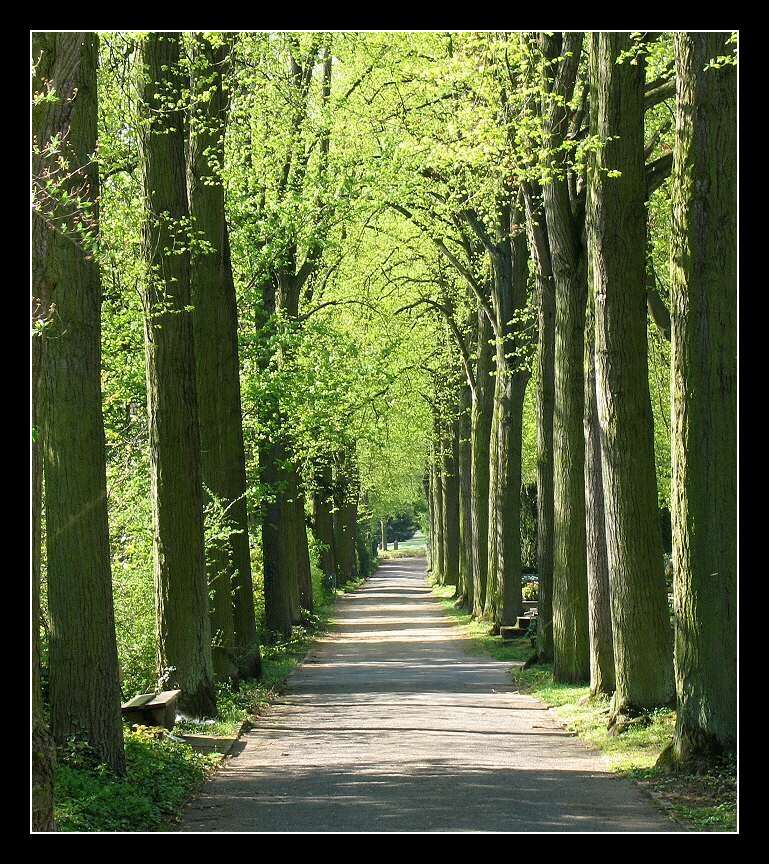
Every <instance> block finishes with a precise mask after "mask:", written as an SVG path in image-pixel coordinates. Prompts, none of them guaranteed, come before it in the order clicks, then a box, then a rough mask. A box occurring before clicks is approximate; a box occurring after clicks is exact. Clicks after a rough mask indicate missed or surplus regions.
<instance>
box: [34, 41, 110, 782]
mask: <svg viewBox="0 0 769 864" xmlns="http://www.w3.org/2000/svg"><path fill="white" fill-rule="evenodd" d="M73 35H75V36H76V37H77V46H70V47H73V48H75V50H79V60H78V62H77V65H76V67H75V69H74V70H73V82H74V87H75V94H76V95H74V96H73V99H72V108H71V114H70V122H69V125H68V130H67V134H66V139H65V142H64V148H65V152H66V158H67V159H68V160H69V163H70V165H71V170H73V171H74V174H73V175H72V176H71V177H70V178H69V180H68V181H67V184H66V190H64V191H66V192H68V193H69V194H71V195H73V196H76V197H77V199H79V201H78V203H76V204H75V205H74V206H72V207H71V208H70V207H68V206H67V205H62V207H60V208H59V209H58V210H57V213H56V216H57V229H56V230H52V232H51V235H50V237H49V240H48V248H47V253H48V254H47V260H46V270H45V273H46V278H47V280H48V284H47V287H46V290H45V294H46V295H47V297H48V299H49V301H50V304H51V305H50V316H49V326H48V328H47V329H46V334H47V335H46V346H45V367H44V369H43V375H44V377H45V385H44V386H45V398H46V416H45V435H44V438H43V441H44V448H43V449H44V466H45V510H46V527H47V530H46V540H47V564H48V615H49V633H50V642H49V657H50V701H51V727H52V731H53V737H54V739H55V740H56V741H57V742H59V743H63V742H64V741H65V740H66V739H67V738H68V737H69V736H70V735H82V736H83V737H84V738H85V739H86V740H87V741H88V743H89V744H90V745H91V746H92V747H93V749H94V750H95V751H96V753H97V754H98V756H99V758H100V759H101V761H103V762H105V763H107V764H108V765H109V766H110V768H112V770H113V771H116V772H117V773H121V774H122V773H123V772H124V771H125V757H124V755H123V727H122V722H121V718H120V686H119V681H118V658H117V645H116V641H115V619H114V612H113V604H112V573H111V566H110V550H109V529H108V524H107V474H106V454H105V444H104V422H103V419H102V408H101V322H100V316H101V285H100V279H99V267H98V264H97V262H96V260H95V258H94V247H95V244H96V241H97V237H98V215H99V214H98V200H99V177H98V169H97V166H96V164H95V162H93V154H94V152H95V150H96V128H97V102H96V67H97V62H98V37H97V36H96V35H95V34H93V33H80V34H73ZM59 39H60V37H59V36H58V35H57V37H56V42H57V43H59ZM62 41H64V40H63V39H62ZM62 48H64V46H63V45H62ZM83 214H86V216H85V217H84V216H83ZM83 218H85V220H86V221H87V223H88V224H87V231H88V236H87V237H86V238H84V237H82V236H78V229H77V222H78V220H80V219H83ZM84 622H87V626H84Z"/></svg>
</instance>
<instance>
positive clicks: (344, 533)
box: [334, 448, 360, 585]
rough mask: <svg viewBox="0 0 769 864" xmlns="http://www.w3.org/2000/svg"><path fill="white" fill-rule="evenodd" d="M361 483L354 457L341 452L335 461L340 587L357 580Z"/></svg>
mask: <svg viewBox="0 0 769 864" xmlns="http://www.w3.org/2000/svg"><path fill="white" fill-rule="evenodd" d="M359 497H360V483H359V481H358V467H357V465H356V462H355V453H354V451H353V450H351V449H350V448H345V449H343V450H340V451H339V452H338V453H337V454H336V458H335V461H334V501H335V505H336V510H335V512H334V548H335V549H336V560H337V568H338V570H337V574H338V580H339V584H340V585H344V584H346V583H347V582H350V581H352V580H353V579H355V578H357V575H358V574H357V569H356V566H355V540H356V533H357V527H358V499H359Z"/></svg>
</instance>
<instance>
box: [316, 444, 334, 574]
mask: <svg viewBox="0 0 769 864" xmlns="http://www.w3.org/2000/svg"><path fill="white" fill-rule="evenodd" d="M314 481H315V482H314V488H313V494H312V524H313V531H314V533H315V539H316V540H317V541H318V543H319V544H320V550H321V551H320V569H321V571H322V572H323V576H324V577H325V578H326V579H327V580H329V583H330V584H335V583H336V553H335V551H334V515H333V508H334V487H333V480H332V473H331V463H330V462H329V461H328V460H327V459H323V458H320V459H318V460H316V462H315V472H314Z"/></svg>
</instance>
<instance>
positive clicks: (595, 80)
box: [588, 33, 673, 717]
mask: <svg viewBox="0 0 769 864" xmlns="http://www.w3.org/2000/svg"><path fill="white" fill-rule="evenodd" d="M630 47H631V41H630V35H629V34H628V33H595V34H593V36H592V45H591V55H590V104H591V133H592V134H594V135H596V136H598V138H599V140H600V141H601V142H602V145H601V148H600V149H599V151H598V152H597V154H596V156H595V158H594V163H593V166H592V170H591V171H590V176H589V193H588V201H589V203H588V236H589V244H590V255H591V270H592V278H593V285H592V293H593V296H594V298H595V357H596V384H597V402H598V416H599V418H600V425H601V443H602V463H603V464H602V467H603V485H604V501H605V507H606V548H607V557H608V564H609V580H610V586H611V589H610V590H611V604H612V631H613V637H614V659H615V675H616V692H615V696H614V702H613V716H614V717H616V716H617V715H619V714H626V713H632V712H634V711H637V710H642V709H647V708H653V707H654V706H657V705H667V704H670V703H671V702H672V697H673V675H672V671H673V670H672V640H671V632H670V621H669V615H668V608H667V598H666V590H665V577H664V572H663V558H662V543H661V536H660V526H659V519H658V516H657V483H656V473H655V465H654V444H653V429H652V413H651V403H650V398H649V379H648V368H647V322H646V255H645V252H646V207H645V200H646V179H645V168H644V138H643V130H644V126H643V124H644V117H643V111H644V101H643V94H644V68H643V60H642V58H638V61H637V62H636V63H635V64H630V63H629V62H627V61H625V62H623V63H618V62H617V58H618V57H619V55H620V53H621V52H623V51H625V50H627V49H629V48H630ZM610 172H621V176H609V173H610Z"/></svg>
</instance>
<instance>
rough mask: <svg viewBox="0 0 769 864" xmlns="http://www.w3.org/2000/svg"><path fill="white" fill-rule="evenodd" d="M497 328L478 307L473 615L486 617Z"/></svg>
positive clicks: (473, 414)
mask: <svg viewBox="0 0 769 864" xmlns="http://www.w3.org/2000/svg"><path fill="white" fill-rule="evenodd" d="M492 339H493V330H492V327H491V322H490V321H489V318H488V316H487V315H486V312H485V311H484V310H483V309H482V308H479V309H478V359H477V362H476V367H475V368H476V373H475V389H474V391H473V394H472V397H473V404H472V409H471V416H470V425H471V428H470V461H471V466H470V482H471V490H470V494H471V502H470V518H471V530H472V560H473V605H472V611H473V617H474V618H481V617H482V616H483V607H484V604H485V602H486V579H487V575H488V569H489V500H490V496H489V464H490V461H489V460H490V458H491V455H490V436H491V420H492V414H493V411H494V382H493V380H492V378H491V370H492V365H493V362H494V354H495V352H494V347H493V345H492V344H491V342H492Z"/></svg>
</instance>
